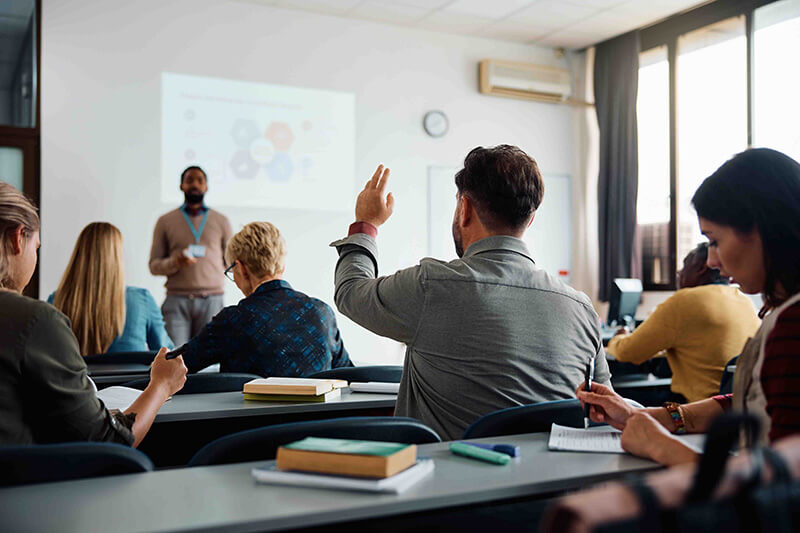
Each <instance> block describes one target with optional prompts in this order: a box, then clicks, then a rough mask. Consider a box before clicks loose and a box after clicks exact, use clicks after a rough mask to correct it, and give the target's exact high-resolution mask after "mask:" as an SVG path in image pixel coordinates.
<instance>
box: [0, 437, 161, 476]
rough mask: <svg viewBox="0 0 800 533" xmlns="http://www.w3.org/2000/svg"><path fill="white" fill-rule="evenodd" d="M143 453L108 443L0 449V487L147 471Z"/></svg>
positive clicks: (149, 464) (150, 467)
mask: <svg viewBox="0 0 800 533" xmlns="http://www.w3.org/2000/svg"><path fill="white" fill-rule="evenodd" d="M151 470H153V462H152V461H151V460H150V458H149V457H147V456H146V455H145V454H144V453H142V452H140V451H138V450H134V449H133V448H130V447H128V446H123V445H122V444H113V443H110V442H68V443H62V444H31V445H25V446H0V486H10V485H28V484H32V483H48V482H52V481H67V480H70V479H81V478H87V477H102V476H115V475H118V474H133V473H136V472H150V471H151Z"/></svg>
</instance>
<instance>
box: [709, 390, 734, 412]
mask: <svg viewBox="0 0 800 533" xmlns="http://www.w3.org/2000/svg"><path fill="white" fill-rule="evenodd" d="M712 398H713V399H714V400H716V401H717V403H718V404H719V406H720V407H722V410H723V411H730V410H731V409H732V408H733V394H719V395H717V396H712Z"/></svg>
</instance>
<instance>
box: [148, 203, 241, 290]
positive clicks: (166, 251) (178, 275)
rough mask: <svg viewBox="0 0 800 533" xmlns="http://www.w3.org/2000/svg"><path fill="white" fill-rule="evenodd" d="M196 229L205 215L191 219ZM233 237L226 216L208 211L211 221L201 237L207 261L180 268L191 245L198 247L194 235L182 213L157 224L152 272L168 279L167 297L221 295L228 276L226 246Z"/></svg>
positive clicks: (204, 259)
mask: <svg viewBox="0 0 800 533" xmlns="http://www.w3.org/2000/svg"><path fill="white" fill-rule="evenodd" d="M189 219H190V220H191V221H192V223H193V224H194V227H195V228H196V229H199V227H200V224H201V222H202V221H203V214H202V213H200V214H198V215H197V216H193V217H189ZM232 236H233V230H232V229H231V223H230V221H228V219H227V217H225V215H223V214H221V213H220V212H218V211H214V210H213V209H209V210H208V220H206V225H205V228H204V230H203V234H202V236H201V237H200V243H199V244H201V245H203V246H205V247H206V255H205V257H199V258H197V263H195V264H193V265H189V266H185V267H183V268H180V267H179V266H178V263H177V260H176V257H177V255H178V254H180V253H181V252H182V251H183V250H185V249H186V248H187V247H188V246H189V245H190V244H195V242H194V235H192V231H191V230H190V229H189V225H188V224H187V223H186V219H185V218H184V217H183V213H182V212H181V210H180V209H174V210H172V211H170V212H169V213H167V214H165V215H163V216H162V217H161V218H159V219H158V222H156V228H155V230H154V231H153V246H152V248H150V272H151V273H152V274H154V275H156V276H167V283H166V284H165V287H166V288H167V294H168V295H179V296H180V295H183V296H188V295H195V296H197V295H203V296H205V295H209V294H222V293H223V292H224V286H223V283H224V281H225V276H224V274H223V272H224V271H225V268H227V266H228V265H226V264H225V258H224V254H225V246H226V245H227V244H228V241H229V240H230V238H231V237H232Z"/></svg>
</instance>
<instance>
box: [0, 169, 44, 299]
mask: <svg viewBox="0 0 800 533" xmlns="http://www.w3.org/2000/svg"><path fill="white" fill-rule="evenodd" d="M20 226H22V227H23V233H24V234H25V237H26V238H30V236H31V234H33V233H35V232H37V231H39V215H38V214H37V213H36V208H35V207H34V206H33V203H31V201H30V200H28V199H27V198H26V197H25V195H24V194H22V193H21V192H19V191H18V190H17V189H15V188H14V187H13V186H11V185H9V184H8V183H5V182H2V181H0V240H1V241H2V242H0V288H3V289H11V288H12V286H11V279H10V275H11V272H10V270H9V268H10V266H9V261H10V259H11V254H12V253H13V252H12V240H11V239H12V234H13V232H15V231H16V230H17V228H19V227H20Z"/></svg>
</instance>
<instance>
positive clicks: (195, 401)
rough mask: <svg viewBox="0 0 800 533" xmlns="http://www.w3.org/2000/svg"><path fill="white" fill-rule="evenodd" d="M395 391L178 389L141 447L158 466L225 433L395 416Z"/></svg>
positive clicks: (185, 457)
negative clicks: (303, 395) (249, 393)
mask: <svg viewBox="0 0 800 533" xmlns="http://www.w3.org/2000/svg"><path fill="white" fill-rule="evenodd" d="M396 400H397V396H395V395H394V394H369V393H363V392H355V393H351V392H350V391H349V389H345V390H344V391H343V392H342V397H341V398H340V399H338V400H333V401H330V402H325V403H308V402H302V403H301V402H298V403H287V402H257V401H246V400H245V399H244V397H243V396H242V393H241V392H217V393H208V394H176V395H175V396H173V397H172V399H171V400H169V401H168V402H166V403H165V404H164V405H163V407H161V409H160V410H159V412H158V415H156V418H155V422H154V423H153V426H152V427H151V428H150V431H149V432H148V433H147V436H146V437H145V439H144V440H143V441H142V444H141V445H140V447H139V449H140V450H142V451H143V452H145V453H146V454H147V455H149V456H150V458H151V459H152V460H153V462H154V463H155V464H156V465H157V466H178V465H185V464H186V463H188V462H189V459H191V458H192V456H193V455H194V454H195V452H197V451H198V450H199V449H200V448H202V447H203V446H205V445H206V444H208V443H209V442H211V441H212V440H215V439H217V438H219V437H222V436H224V435H230V434H231V433H236V432H237V431H244V430H246V429H252V428H257V427H262V426H270V425H275V424H283V423H287V422H299V421H304V420H319V419H324V418H338V417H343V416H391V415H392V414H393V413H394V406H395V402H396Z"/></svg>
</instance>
